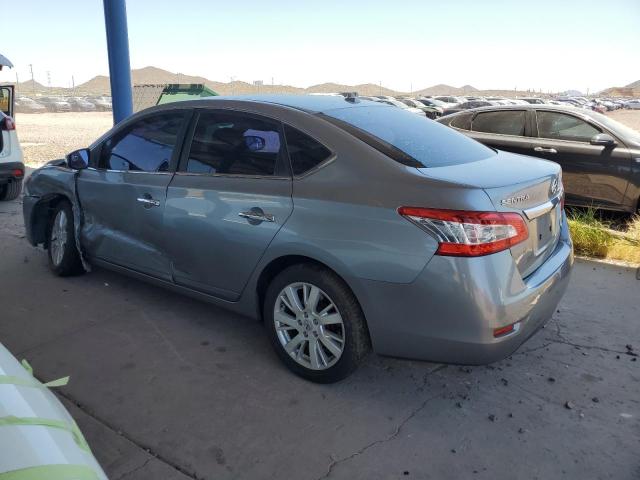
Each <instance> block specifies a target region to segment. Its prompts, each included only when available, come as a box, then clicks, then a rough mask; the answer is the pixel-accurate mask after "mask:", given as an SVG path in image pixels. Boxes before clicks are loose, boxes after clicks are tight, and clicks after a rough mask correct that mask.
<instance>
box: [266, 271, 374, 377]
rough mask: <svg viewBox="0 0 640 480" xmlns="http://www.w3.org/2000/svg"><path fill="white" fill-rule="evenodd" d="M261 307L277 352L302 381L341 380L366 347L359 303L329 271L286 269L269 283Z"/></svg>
mask: <svg viewBox="0 0 640 480" xmlns="http://www.w3.org/2000/svg"><path fill="white" fill-rule="evenodd" d="M263 308H264V310H263V313H264V314H263V317H264V319H265V322H266V327H267V331H268V335H269V338H270V340H271V343H272V345H273V347H274V349H275V351H276V353H277V354H278V356H279V357H280V359H281V360H282V361H283V362H284V363H285V365H286V366H287V367H288V368H289V369H290V370H291V371H293V372H294V373H295V374H297V375H299V376H301V377H303V378H306V379H307V380H311V381H313V382H317V383H333V382H337V381H339V380H342V379H343V378H345V377H347V376H348V375H349V374H351V373H352V372H353V371H354V370H355V369H356V368H357V367H358V365H359V364H360V363H361V362H362V360H363V359H364V357H365V356H366V355H367V353H368V352H369V350H370V349H371V346H370V340H369V333H368V331H367V326H366V322H365V318H364V314H363V313H362V309H361V308H360V305H359V304H358V301H357V300H356V298H355V296H354V295H353V293H352V292H351V290H350V289H349V287H348V286H347V284H346V283H345V282H344V281H343V280H342V279H341V278H340V277H338V276H337V275H336V274H335V273H333V272H331V271H330V270H328V269H325V268H322V267H319V266H316V265H311V264H300V265H294V266H291V267H289V268H287V269H286V270H284V271H282V272H281V273H280V274H279V275H277V276H276V277H275V278H274V279H273V281H272V282H271V284H270V285H269V287H268V289H267V292H266V295H265V301H264V307H263Z"/></svg>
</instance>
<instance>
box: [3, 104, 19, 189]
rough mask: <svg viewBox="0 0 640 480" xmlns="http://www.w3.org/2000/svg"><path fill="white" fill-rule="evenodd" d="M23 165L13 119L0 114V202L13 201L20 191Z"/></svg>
mask: <svg viewBox="0 0 640 480" xmlns="http://www.w3.org/2000/svg"><path fill="white" fill-rule="evenodd" d="M23 178H24V163H23V161H22V148H20V142H19V141H18V135H16V124H15V122H14V121H13V118H11V117H9V116H7V115H5V114H4V113H2V112H0V201H3V200H15V199H16V198H18V197H19V196H20V192H21V191H22V179H23Z"/></svg>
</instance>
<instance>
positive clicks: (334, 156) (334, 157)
mask: <svg viewBox="0 0 640 480" xmlns="http://www.w3.org/2000/svg"><path fill="white" fill-rule="evenodd" d="M321 145H324V143H322V144H321ZM325 147H326V145H325ZM327 150H329V151H330V152H331V155H329V156H328V157H327V158H326V160H323V161H322V162H320V163H319V164H317V165H316V166H315V167H313V168H311V169H309V170H307V171H306V172H304V173H301V174H300V175H294V176H293V179H294V180H302V179H304V178H306V177H308V176H309V175H312V174H314V173H316V172H317V171H318V170H321V169H323V168H324V167H326V166H327V165H329V164H330V163H333V162H335V161H336V160H337V158H338V155H337V154H336V153H333V151H332V150H331V149H329V148H327Z"/></svg>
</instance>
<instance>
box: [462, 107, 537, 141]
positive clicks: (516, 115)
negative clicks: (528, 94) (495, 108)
mask: <svg viewBox="0 0 640 480" xmlns="http://www.w3.org/2000/svg"><path fill="white" fill-rule="evenodd" d="M524 115H525V112H524V110H519V111H516V110H507V111H500V112H485V113H479V114H478V115H476V116H475V118H474V119H473V122H472V124H471V129H472V130H473V131H474V132H483V133H497V134H499V135H517V136H524V123H525V120H524V119H525V116H524Z"/></svg>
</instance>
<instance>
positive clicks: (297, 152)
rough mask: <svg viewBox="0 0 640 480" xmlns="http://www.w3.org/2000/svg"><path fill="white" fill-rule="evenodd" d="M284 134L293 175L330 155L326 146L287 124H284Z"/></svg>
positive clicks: (304, 170) (306, 170) (312, 166)
mask: <svg viewBox="0 0 640 480" xmlns="http://www.w3.org/2000/svg"><path fill="white" fill-rule="evenodd" d="M284 135H285V137H286V138H287V150H288V152H289V158H290V160H291V170H292V171H293V174H294V175H302V174H303V173H306V172H308V171H309V170H311V169H312V168H315V167H316V166H318V165H319V164H321V163H322V162H324V161H325V160H327V159H328V158H329V157H330V156H331V151H330V150H329V149H328V148H327V147H325V146H324V145H322V144H321V143H318V142H316V141H315V140H314V139H313V138H311V137H310V136H309V135H306V134H304V133H302V132H301V131H300V130H296V129H295V128H293V127H290V126H289V125H285V127H284Z"/></svg>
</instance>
